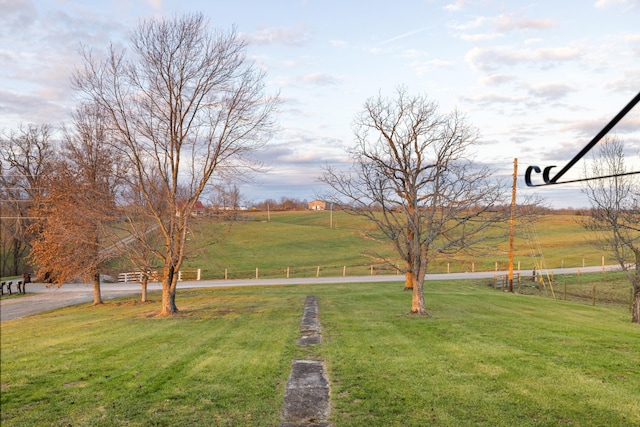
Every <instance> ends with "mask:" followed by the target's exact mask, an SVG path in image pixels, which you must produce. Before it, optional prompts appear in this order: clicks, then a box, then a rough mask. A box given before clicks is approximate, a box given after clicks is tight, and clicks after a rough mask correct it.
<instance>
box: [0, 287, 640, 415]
mask: <svg viewBox="0 0 640 427" xmlns="http://www.w3.org/2000/svg"><path fill="white" fill-rule="evenodd" d="M401 289H402V284H401V283H379V284H367V283H364V284H345V285H317V286H287V287H263V288H229V289H207V290H199V291H190V290H181V291H179V292H178V297H177V304H178V307H179V308H180V309H181V313H180V315H178V316H175V317H172V318H155V317H154V314H155V313H157V312H158V310H159V301H158V300H159V297H158V296H157V295H155V296H152V299H154V300H155V301H154V302H152V303H149V304H139V303H134V302H132V301H129V300H126V299H123V300H117V301H115V302H109V303H107V304H105V305H104V306H102V307H95V308H94V307H90V306H78V307H73V308H67V309H62V310H57V311H53V312H50V313H46V314H41V315H37V316H31V317H27V318H24V319H17V320H11V321H5V322H2V340H1V355H2V357H1V368H2V370H1V372H2V384H1V391H2V393H1V398H0V399H1V400H0V403H1V407H2V415H1V417H2V418H1V423H2V425H3V426H34V425H74V426H88V425H91V426H120V425H132V426H155V425H166V426H173V425H190V426H199V425H200V426H208V425H222V426H223V425H234V426H235V425H242V426H245V425H246V426H254V425H255V426H260V425H263V426H277V425H278V423H279V417H280V410H281V408H282V396H283V394H284V385H285V382H286V380H287V377H288V374H289V367H290V362H291V360H292V359H294V358H297V357H314V358H322V359H324V360H325V361H326V364H327V367H328V371H329V377H330V382H331V387H332V395H331V398H332V421H333V422H334V425H335V426H336V427H341V426H370V425H376V426H378V425H380V426H423V425H436V426H460V425H463V426H464V425H470V426H471V425H474V426H475V425H487V426H513V425H518V426H521V425H525V426H526V425H531V426H548V425H607V426H614V425H615V426H618V425H620V426H622V425H640V353H639V352H638V339H639V334H640V329H638V325H632V324H630V323H629V314H628V311H627V310H626V309H624V308H615V307H591V306H588V305H579V304H574V303H571V302H564V301H559V300H551V299H544V298H537V297H533V296H527V295H517V294H506V293H503V292H496V291H495V290H493V289H491V288H489V287H487V286H480V285H479V284H476V283H474V282H472V281H456V282H428V283H427V284H426V301H427V310H428V311H429V312H430V313H431V315H432V316H431V317H415V316H409V315H407V314H406V312H407V311H408V308H409V305H410V294H409V293H407V292H403V291H402V290H401ZM311 294H313V295H317V296H318V301H319V309H320V321H321V324H322V327H323V331H322V333H323V343H322V345H320V346H317V347H313V348H312V349H303V348H298V347H296V346H295V340H296V338H298V336H299V334H298V326H299V321H300V317H301V314H302V308H303V304H304V297H305V296H306V295H311Z"/></svg>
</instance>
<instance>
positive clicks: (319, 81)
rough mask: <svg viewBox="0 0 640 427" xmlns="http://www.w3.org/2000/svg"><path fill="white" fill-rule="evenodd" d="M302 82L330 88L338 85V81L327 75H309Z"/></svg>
mask: <svg viewBox="0 0 640 427" xmlns="http://www.w3.org/2000/svg"><path fill="white" fill-rule="evenodd" d="M302 81H303V82H305V83H311V84H314V85H320V86H330V85H335V84H337V83H338V79H336V78H335V77H333V76H330V75H329V74H326V73H311V74H307V75H305V76H303V77H302Z"/></svg>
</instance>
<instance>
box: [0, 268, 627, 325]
mask: <svg viewBox="0 0 640 427" xmlns="http://www.w3.org/2000/svg"><path fill="white" fill-rule="evenodd" d="M619 269H620V266H617V265H608V266H605V270H606V271H615V270H619ZM578 270H580V271H581V272H582V273H593V272H600V271H602V266H597V267H582V268H563V269H557V270H553V272H554V274H575V273H577V271H578ZM550 271H551V270H550ZM507 274H508V272H507V271H497V272H496V271H483V272H475V273H449V274H446V273H444V274H429V275H427V277H426V280H460V279H482V278H492V277H493V276H494V275H498V276H504V275H507ZM521 274H523V275H529V274H531V271H530V270H522V271H521ZM402 280H404V276H401V275H385V276H351V277H319V278H316V277H307V278H294V279H247V280H201V281H197V282H196V281H192V282H191V281H190V282H180V283H179V284H178V288H179V289H188V288H212V287H231V286H274V285H316V284H328V283H362V282H367V283H371V282H397V281H402ZM160 289H161V287H160V283H157V282H153V283H149V285H148V287H147V290H148V291H149V292H153V291H159V290H160ZM101 293H102V299H103V300H106V299H110V298H117V297H121V296H127V295H136V294H139V293H140V285H139V284H138V283H126V284H125V283H103V284H102V285H101ZM92 301H93V285H91V284H66V285H64V286H63V287H61V288H47V287H46V286H45V285H44V284H42V283H29V284H28V285H27V296H25V297H22V298H7V299H2V300H0V321H5V320H11V319H17V318H21V317H24V316H29V315H31V314H36V313H41V312H43V311H48V310H53V309H56V308H61V307H67V306H70V305H75V304H84V303H88V302H92Z"/></svg>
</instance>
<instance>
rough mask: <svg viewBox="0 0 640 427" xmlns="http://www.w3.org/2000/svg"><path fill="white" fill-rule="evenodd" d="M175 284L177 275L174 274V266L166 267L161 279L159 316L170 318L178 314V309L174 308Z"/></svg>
mask: <svg viewBox="0 0 640 427" xmlns="http://www.w3.org/2000/svg"><path fill="white" fill-rule="evenodd" d="M177 282H178V275H177V274H176V271H175V266H173V265H169V266H167V267H166V268H165V274H164V277H163V278H162V311H161V312H160V314H159V316H172V315H174V314H176V313H177V312H178V307H176V284H177Z"/></svg>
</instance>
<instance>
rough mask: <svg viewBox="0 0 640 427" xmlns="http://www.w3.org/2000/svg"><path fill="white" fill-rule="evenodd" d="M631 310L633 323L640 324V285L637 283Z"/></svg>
mask: <svg viewBox="0 0 640 427" xmlns="http://www.w3.org/2000/svg"><path fill="white" fill-rule="evenodd" d="M631 310H632V313H631V323H640V283H636V285H635V286H634V288H633V303H632V307H631Z"/></svg>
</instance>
